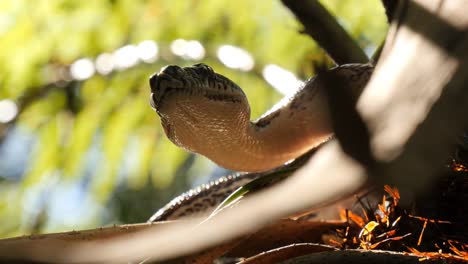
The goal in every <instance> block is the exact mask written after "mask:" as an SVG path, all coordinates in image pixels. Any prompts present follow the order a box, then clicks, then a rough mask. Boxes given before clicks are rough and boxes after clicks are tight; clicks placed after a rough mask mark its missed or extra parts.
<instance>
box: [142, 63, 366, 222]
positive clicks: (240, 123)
mask: <svg viewBox="0 0 468 264" xmlns="http://www.w3.org/2000/svg"><path fill="white" fill-rule="evenodd" d="M372 72H373V66H372V65H370V64H345V65H340V66H337V67H335V68H332V69H330V70H328V73H329V74H331V76H338V77H340V78H341V79H344V80H346V88H347V89H350V91H349V92H348V94H350V95H352V96H353V97H354V98H353V100H356V99H357V97H358V96H359V95H360V94H361V92H362V90H363V88H364V87H365V85H366V84H367V82H368V80H369V78H370V76H371V74H372ZM323 83H324V82H323V81H322V78H321V76H320V74H318V75H316V76H315V77H313V78H311V79H309V80H307V81H306V82H305V83H304V85H303V86H302V87H301V88H300V89H299V90H298V91H297V92H296V93H295V94H294V95H292V96H290V97H285V98H284V99H282V100H281V101H280V102H279V103H278V104H276V105H275V106H274V107H273V108H272V109H271V110H269V111H267V112H266V113H265V114H264V115H262V116H261V117H260V118H259V119H257V120H256V121H250V107H249V103H248V101H247V97H246V96H245V94H244V92H243V91H242V89H241V88H240V87H239V86H238V85H236V84H235V83H234V82H233V81H231V80H229V79H228V78H226V77H224V76H222V75H220V74H218V73H215V72H214V71H213V69H212V68H211V67H209V66H207V65H205V64H195V65H193V66H190V67H184V68H181V67H179V66H176V65H169V66H166V67H164V68H163V69H161V71H160V72H159V73H157V74H154V75H153V76H152V77H151V78H150V87H151V99H150V103H151V106H152V107H153V108H154V109H155V110H156V112H157V113H158V115H159V116H160V119H161V124H162V127H163V128H164V131H165V133H166V135H167V137H168V138H169V139H170V140H171V141H172V142H173V143H174V144H176V145H177V146H179V147H182V148H184V149H186V150H189V151H192V152H195V153H199V154H201V155H204V156H206V157H208V158H209V159H211V160H212V161H214V162H215V163H217V164H218V165H220V166H222V167H224V168H227V169H231V170H236V171H244V172H257V173H247V174H241V176H237V177H231V178H223V179H221V180H220V181H219V182H215V183H211V184H209V185H204V186H202V187H200V188H198V189H194V190H191V191H189V192H187V193H185V194H183V195H181V196H179V197H177V198H175V199H174V200H172V201H171V202H170V203H169V204H168V205H166V206H165V207H164V208H163V209H161V210H159V211H158V212H157V213H156V214H155V215H153V217H152V218H151V219H150V221H156V220H167V219H174V218H177V217H178V216H182V215H188V214H191V213H192V212H201V211H204V210H206V209H207V207H210V206H211V207H213V206H215V205H216V203H217V202H220V201H222V200H223V197H225V196H227V195H228V192H230V191H232V190H235V188H237V187H238V186H239V185H241V184H243V183H245V182H246V181H249V180H251V179H253V178H256V177H258V176H259V173H260V172H264V171H268V170H271V169H274V168H277V167H280V166H282V165H283V164H285V163H286V162H288V161H291V160H294V159H295V158H297V157H299V156H301V155H303V154H304V153H306V152H307V151H309V150H311V149H313V148H315V147H316V146H318V145H319V144H321V143H322V142H324V141H326V140H327V139H328V138H329V137H330V136H331V135H332V134H333V129H332V124H331V119H330V114H329V107H328V100H327V98H326V96H327V94H326V90H325V89H326V87H325V85H324V84H323ZM260 174H261V173H260ZM226 193H227V194H226Z"/></svg>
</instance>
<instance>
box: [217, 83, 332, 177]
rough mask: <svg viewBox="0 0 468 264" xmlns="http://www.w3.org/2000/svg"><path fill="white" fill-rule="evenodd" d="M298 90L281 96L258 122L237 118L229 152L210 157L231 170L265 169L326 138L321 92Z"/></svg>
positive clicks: (328, 132)
mask: <svg viewBox="0 0 468 264" xmlns="http://www.w3.org/2000/svg"><path fill="white" fill-rule="evenodd" d="M301 93H303V94H302V95H301V94H298V95H297V96H294V97H292V98H285V99H283V100H282V101H281V102H279V103H278V104H277V105H276V106H275V107H273V108H272V110H270V111H269V112H268V113H267V114H265V115H263V116H262V117H260V118H259V119H258V120H257V121H248V120H245V119H246V117H244V118H242V119H243V120H239V122H238V126H237V127H238V129H237V131H236V132H235V133H234V134H233V135H232V139H231V140H230V142H231V143H232V146H230V147H228V148H227V149H229V151H220V152H219V153H218V154H217V155H216V156H213V157H211V159H213V160H214V161H215V162H216V163H218V164H220V165H221V166H225V167H228V168H230V169H233V170H240V171H252V172H258V171H265V170H269V169H272V168H275V167H278V166H281V165H283V164H284V163H286V162H288V161H290V160H293V159H295V158H297V157H299V156H300V155H302V154H304V153H306V152H307V151H308V150H310V149H311V148H313V147H315V146H317V145H319V144H320V143H322V142H324V141H325V140H327V139H328V138H329V137H330V136H331V135H332V133H333V130H332V127H331V124H330V118H329V113H328V107H327V104H326V100H324V98H323V94H320V93H319V91H317V92H314V93H313V92H311V91H310V90H307V91H302V92H301ZM306 102H307V103H306ZM291 119H293V120H294V122H291ZM241 124H245V125H241Z"/></svg>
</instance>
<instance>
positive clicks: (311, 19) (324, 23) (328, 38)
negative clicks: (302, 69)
mask: <svg viewBox="0 0 468 264" xmlns="http://www.w3.org/2000/svg"><path fill="white" fill-rule="evenodd" d="M282 2H283V4H284V5H285V6H286V7H287V8H289V10H291V12H292V13H293V14H294V15H295V16H296V18H297V19H298V20H299V21H300V22H301V23H302V25H304V30H305V32H306V33H307V34H309V36H311V37H312V38H313V39H314V40H315V41H317V43H318V44H319V45H320V46H321V47H322V48H323V49H324V50H325V51H326V52H327V53H328V55H330V57H331V58H332V59H333V60H334V61H335V62H336V63H337V64H346V63H353V62H354V63H367V62H368V61H369V58H367V56H366V54H365V53H364V51H363V50H362V49H361V48H360V47H359V46H358V45H357V44H356V42H355V41H354V40H353V38H351V36H350V35H349V34H348V33H347V32H346V31H345V30H344V29H343V27H341V26H340V24H338V22H337V21H336V19H335V18H334V17H333V16H332V15H331V14H330V13H329V12H328V10H327V9H325V7H323V6H322V5H321V4H320V2H319V1H316V0H304V1H297V0H282Z"/></svg>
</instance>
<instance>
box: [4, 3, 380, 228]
mask: <svg viewBox="0 0 468 264" xmlns="http://www.w3.org/2000/svg"><path fill="white" fill-rule="evenodd" d="M322 2H323V4H324V5H325V6H326V7H327V8H329V9H330V10H331V11H332V12H333V13H334V14H335V15H336V16H337V17H338V19H339V21H340V23H341V24H342V25H343V26H344V27H345V29H347V30H348V31H349V32H351V33H352V35H353V36H354V37H355V39H356V40H357V41H358V42H359V43H360V45H361V46H362V47H363V48H365V50H369V51H371V50H372V49H374V48H375V47H376V45H378V44H379V43H380V42H381V41H382V40H383V38H384V36H385V33H386V29H387V26H386V24H385V17H384V12H383V9H382V7H381V6H380V1H378V0H364V1H361V0H359V1H358V0H324V1H322ZM300 29H301V26H300V25H299V24H298V22H297V21H296V20H295V19H294V17H293V16H292V14H290V13H289V12H288V10H287V9H286V8H285V7H284V6H282V4H281V2H280V1H256V2H255V3H253V2H252V1H250V0H236V1H231V0H206V1H195V0H194V1H189V0H153V1H150V0H148V1H134V0H99V1H75V0H38V1H30V0H2V1H0V46H1V48H0V100H2V99H11V100H14V101H15V102H16V103H17V104H18V106H19V111H20V112H19V113H20V114H19V116H18V117H17V118H16V119H15V120H13V121H12V122H10V123H7V124H0V145H2V146H3V147H4V148H6V147H14V146H16V145H13V146H10V145H8V146H7V145H6V144H5V142H7V139H8V138H14V137H15V135H16V136H17V135H23V137H26V138H28V139H29V140H26V141H19V142H23V143H24V142H26V143H28V144H27V146H26V147H25V148H26V151H24V152H18V153H17V154H16V155H22V156H23V157H19V156H18V157H15V156H14V155H13V156H11V157H8V158H9V159H8V161H10V160H14V159H15V158H18V159H20V160H21V159H23V160H24V162H18V165H17V166H19V167H20V168H16V169H18V170H19V171H20V172H21V173H20V174H19V175H17V176H16V177H13V178H12V177H8V174H9V173H10V172H8V171H0V177H3V178H2V180H1V181H0V193H1V195H0V219H2V220H1V221H2V224H1V225H0V236H3V237H5V236H12V235H19V234H24V233H30V232H50V231H61V230H67V229H72V228H73V229H80V228H85V227H95V226H99V225H105V224H111V223H122V222H136V221H145V220H146V219H147V218H148V217H149V216H150V215H151V214H152V213H153V211H154V210H155V209H156V208H158V207H159V206H161V205H162V204H164V203H165V202H167V201H168V199H169V198H170V197H171V196H173V195H176V194H177V193H179V192H181V191H182V190H183V189H185V188H188V187H190V185H191V183H192V182H193V181H194V180H197V177H202V176H206V175H208V174H210V171H212V170H213V168H214V165H213V164H211V163H210V162H209V161H207V160H205V159H203V158H201V157H194V156H193V155H191V154H189V153H187V152H185V151H183V150H181V149H179V148H177V147H175V146H174V145H173V144H172V143H170V142H169V141H168V140H167V139H166V138H165V137H164V135H163V132H162V130H161V127H160V124H159V119H158V117H157V115H156V114H155V113H154V112H153V111H152V110H151V108H150V107H149V104H148V95H149V86H148V84H147V80H148V77H149V76H150V75H151V74H152V73H153V72H154V71H158V70H159V69H160V68H161V67H162V66H164V65H166V64H179V65H189V64H192V63H195V61H186V60H183V59H181V58H180V57H177V56H175V55H173V54H172V53H171V52H170V50H169V44H170V43H171V41H173V40H175V39H179V38H183V39H194V40H198V41H200V42H201V43H202V44H203V45H204V47H205V48H206V50H207V55H206V57H205V58H204V59H203V61H204V62H205V63H207V64H210V65H212V66H213V67H214V68H215V70H217V71H218V72H220V73H222V74H224V75H227V76H229V77H230V78H231V79H232V80H234V81H235V82H236V83H238V84H239V85H240V86H241V87H243V88H244V90H245V92H246V94H247V96H248V97H249V100H250V102H251V105H252V115H253V118H256V117H258V116H260V115H261V114H262V113H263V112H264V111H265V110H266V109H268V107H270V106H271V105H273V104H274V103H275V102H276V101H277V100H279V99H280V98H281V95H280V94H278V93H277V92H275V91H274V90H273V89H272V88H271V87H270V86H269V85H268V84H267V83H266V82H265V81H264V80H263V79H262V78H261V74H260V73H261V69H262V66H263V65H265V64H268V63H274V64H278V65H280V66H281V67H283V68H286V69H288V70H291V71H292V72H295V73H297V74H298V75H299V76H301V77H306V76H309V75H311V74H312V73H313V72H312V61H313V60H315V61H319V60H323V59H324V58H325V57H324V56H323V53H322V51H321V50H320V49H319V48H318V47H317V46H316V44H315V43H314V42H313V40H311V39H310V38H309V37H308V36H306V35H303V34H300V33H298V31H299V30H300ZM148 39H149V40H154V41H156V42H157V43H158V45H159V48H160V49H159V60H157V61H156V62H154V63H152V64H145V63H140V64H138V65H137V66H135V67H132V68H130V69H126V70H122V71H114V72H113V73H111V74H109V75H106V76H103V75H99V74H95V75H94V76H93V77H91V78H90V79H88V80H86V81H70V80H68V81H64V80H63V79H67V78H68V77H67V75H66V74H64V71H63V69H66V67H67V66H68V65H70V64H71V63H72V62H73V61H75V60H77V59H80V58H91V59H94V58H96V57H97V56H98V55H99V54H101V53H103V52H113V51H115V50H116V49H118V48H119V47H122V46H124V45H127V44H137V43H139V42H141V41H143V40H148ZM221 44H231V45H236V46H239V47H242V48H243V49H245V50H247V51H249V52H250V53H251V54H252V55H253V57H254V58H255V63H256V66H255V68H254V70H253V71H251V72H247V73H245V72H240V71H235V70H231V69H228V68H225V67H224V66H223V65H222V64H221V63H220V62H219V61H218V60H217V58H216V48H217V47H218V46H219V45H221ZM26 143H25V144H26ZM16 147H17V146H16ZM5 153H6V152H5V151H4V152H0V161H1V160H4V161H5V160H7V157H6V155H7V154H5ZM8 153H10V152H8ZM11 153H15V151H12V152H11Z"/></svg>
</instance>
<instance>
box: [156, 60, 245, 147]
mask: <svg viewBox="0 0 468 264" xmlns="http://www.w3.org/2000/svg"><path fill="white" fill-rule="evenodd" d="M149 83H150V87H151V99H150V104H151V106H152V107H153V108H154V109H155V110H156V112H157V113H158V115H159V116H160V117H161V118H160V120H161V124H162V126H163V128H164V131H165V132H166V135H167V136H168V138H169V139H170V140H171V141H172V142H174V143H175V144H176V145H178V146H182V147H184V148H186V149H189V150H192V151H195V152H197V150H199V149H200V146H201V145H206V144H208V143H206V142H207V141H206V139H205V138H204V137H198V138H197V139H194V136H193V135H195V134H196V133H197V132H196V131H209V130H210V129H211V130H214V131H213V132H212V133H215V134H216V133H224V132H220V131H225V129H224V128H223V127H221V126H220V125H219V124H220V123H228V122H230V123H235V122H237V121H236V120H237V119H241V118H244V119H246V120H248V118H249V117H250V108H249V105H248V102H247V98H246V96H245V94H244V92H243V91H242V90H241V89H240V88H239V86H237V85H236V84H235V83H234V82H232V81H231V80H229V79H228V78H226V77H224V76H222V75H220V74H218V73H216V72H214V71H213V69H212V68H211V67H209V66H208V65H205V64H202V63H200V64H195V65H193V66H190V67H183V68H182V67H179V66H176V65H169V66H166V67H164V68H162V69H161V70H160V71H159V72H158V73H156V74H154V75H153V76H151V78H150V79H149ZM225 120H228V121H225ZM232 120H233V121H232ZM209 133H211V132H209ZM209 133H208V134H209ZM205 143H206V144H205Z"/></svg>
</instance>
